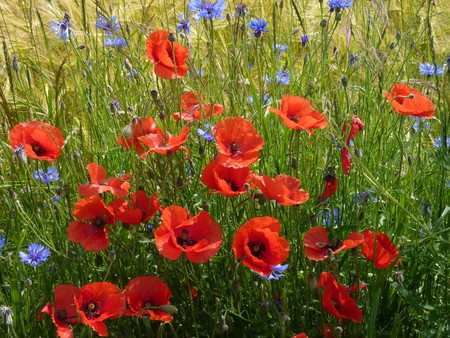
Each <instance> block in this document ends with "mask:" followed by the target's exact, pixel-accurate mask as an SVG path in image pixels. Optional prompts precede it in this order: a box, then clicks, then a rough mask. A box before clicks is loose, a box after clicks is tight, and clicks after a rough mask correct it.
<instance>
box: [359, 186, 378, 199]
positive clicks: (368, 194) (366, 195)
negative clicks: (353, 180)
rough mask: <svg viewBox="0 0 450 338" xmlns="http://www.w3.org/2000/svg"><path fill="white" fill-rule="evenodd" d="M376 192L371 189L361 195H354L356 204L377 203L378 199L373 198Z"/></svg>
mask: <svg viewBox="0 0 450 338" xmlns="http://www.w3.org/2000/svg"><path fill="white" fill-rule="evenodd" d="M373 194H374V191H373V189H372V188H370V189H369V190H367V191H361V192H360V193H359V194H355V195H353V198H354V201H355V203H370V202H376V201H378V199H377V198H376V197H372V195H373Z"/></svg>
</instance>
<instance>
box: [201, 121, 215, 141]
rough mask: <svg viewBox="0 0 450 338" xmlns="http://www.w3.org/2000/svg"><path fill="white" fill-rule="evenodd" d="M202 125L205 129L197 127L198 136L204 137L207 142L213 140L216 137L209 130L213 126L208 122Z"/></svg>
mask: <svg viewBox="0 0 450 338" xmlns="http://www.w3.org/2000/svg"><path fill="white" fill-rule="evenodd" d="M203 126H204V127H205V128H206V130H203V129H200V128H198V129H197V134H198V136H200V137H201V138H204V139H205V140H206V141H208V142H212V141H215V140H216V139H215V138H214V136H212V134H211V130H212V129H213V127H214V126H211V125H210V124H208V123H205V124H203Z"/></svg>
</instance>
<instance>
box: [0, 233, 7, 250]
mask: <svg viewBox="0 0 450 338" xmlns="http://www.w3.org/2000/svg"><path fill="white" fill-rule="evenodd" d="M5 244H6V239H5V237H3V236H0V249H1V248H3V247H4V246H5Z"/></svg>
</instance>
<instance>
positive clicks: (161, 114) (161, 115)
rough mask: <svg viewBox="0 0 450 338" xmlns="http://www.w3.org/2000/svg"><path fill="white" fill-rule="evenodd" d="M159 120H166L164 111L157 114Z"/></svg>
mask: <svg viewBox="0 0 450 338" xmlns="http://www.w3.org/2000/svg"><path fill="white" fill-rule="evenodd" d="M159 119H160V120H165V119H166V113H164V111H161V112H160V113H159Z"/></svg>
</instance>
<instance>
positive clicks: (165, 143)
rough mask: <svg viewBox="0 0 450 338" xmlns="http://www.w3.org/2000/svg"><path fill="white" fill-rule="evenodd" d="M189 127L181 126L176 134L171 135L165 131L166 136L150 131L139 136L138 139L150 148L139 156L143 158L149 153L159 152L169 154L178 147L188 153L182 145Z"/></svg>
mask: <svg viewBox="0 0 450 338" xmlns="http://www.w3.org/2000/svg"><path fill="white" fill-rule="evenodd" d="M189 130H190V129H189V128H188V127H183V128H182V129H181V132H180V134H179V135H177V136H172V135H170V134H169V133H166V137H164V134H163V133H162V132H161V133H151V134H147V135H144V136H141V137H139V140H140V141H141V142H142V143H143V144H144V145H145V146H147V147H149V148H150V149H149V150H147V151H146V152H145V153H143V154H142V155H141V156H139V158H140V159H144V158H146V157H147V156H148V154H149V153H159V154H163V155H169V154H173V153H174V152H176V151H177V150H178V149H180V148H181V149H184V151H186V152H187V153H188V154H189V150H188V149H187V148H185V147H183V146H182V144H183V143H185V142H186V141H187V135H188V134H189Z"/></svg>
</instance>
